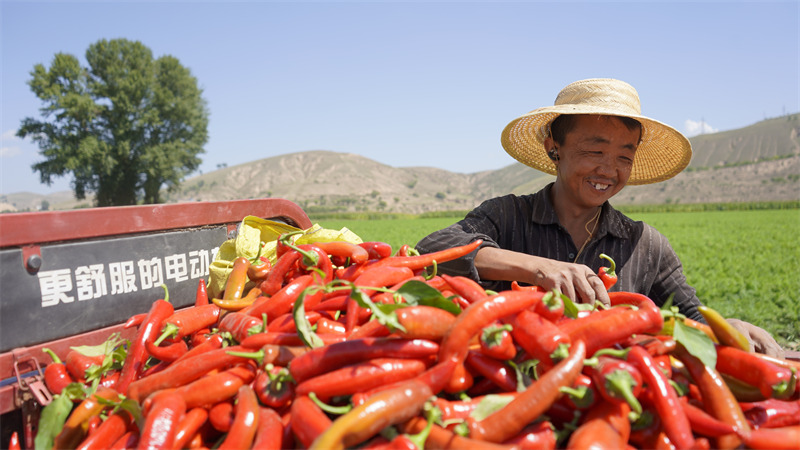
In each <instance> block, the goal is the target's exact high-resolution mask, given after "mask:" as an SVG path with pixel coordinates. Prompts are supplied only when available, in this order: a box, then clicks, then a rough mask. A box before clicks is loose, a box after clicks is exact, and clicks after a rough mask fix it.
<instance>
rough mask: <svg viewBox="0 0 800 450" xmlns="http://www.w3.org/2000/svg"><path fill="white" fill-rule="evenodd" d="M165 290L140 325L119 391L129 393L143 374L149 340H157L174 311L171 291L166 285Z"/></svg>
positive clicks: (118, 383) (119, 383)
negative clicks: (166, 320)
mask: <svg viewBox="0 0 800 450" xmlns="http://www.w3.org/2000/svg"><path fill="white" fill-rule="evenodd" d="M164 291H165V295H164V298H163V299H159V300H156V301H155V302H153V304H152V305H151V306H150V311H149V312H148V313H147V318H145V320H144V322H142V325H140V326H139V330H138V332H137V334H136V337H135V338H134V340H133V342H132V343H131V347H130V348H129V349H128V353H127V355H126V356H125V362H124V363H123V364H122V373H121V374H120V377H119V381H118V382H117V386H116V389H117V391H119V392H121V393H127V390H128V387H129V386H130V384H131V383H132V382H133V381H134V380H136V379H137V378H139V376H140V375H141V373H142V371H143V370H144V368H145V363H146V362H147V346H146V343H147V341H151V342H153V341H155V340H156V338H157V337H158V332H159V330H160V329H161V324H162V322H163V321H164V319H166V318H167V317H169V316H171V315H172V314H173V312H174V309H173V307H172V304H171V303H170V302H169V293H168V292H166V287H164Z"/></svg>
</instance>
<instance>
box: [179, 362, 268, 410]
mask: <svg viewBox="0 0 800 450" xmlns="http://www.w3.org/2000/svg"><path fill="white" fill-rule="evenodd" d="M255 376H256V369H255V367H254V366H253V365H251V364H238V365H236V366H233V367H231V368H229V369H227V370H224V371H221V372H217V373H214V374H210V375H206V376H204V377H202V378H200V379H198V380H195V381H192V382H191V383H188V384H186V385H184V386H181V387H178V388H177V389H175V392H176V393H178V394H179V395H180V396H181V397H182V398H183V399H184V401H185V402H186V407H187V408H196V407H199V406H203V407H209V406H211V405H215V404H217V403H220V402H224V401H226V400H228V399H231V398H233V397H234V396H235V395H236V394H237V392H238V390H239V388H240V387H241V386H243V385H246V384H250V383H251V382H252V381H253V379H254V378H255Z"/></svg>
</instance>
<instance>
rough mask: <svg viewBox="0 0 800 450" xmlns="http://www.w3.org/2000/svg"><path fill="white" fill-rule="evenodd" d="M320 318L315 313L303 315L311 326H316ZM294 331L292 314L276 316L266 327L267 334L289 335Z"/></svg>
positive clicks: (294, 323)
mask: <svg viewBox="0 0 800 450" xmlns="http://www.w3.org/2000/svg"><path fill="white" fill-rule="evenodd" d="M322 317H323V316H322V314H320V313H318V312H317V311H308V312H306V314H305V318H306V320H307V321H308V322H309V323H310V324H311V325H314V324H316V323H317V321H318V320H319V319H321V318H322ZM294 331H297V323H296V322H295V320H294V315H293V314H292V313H286V314H283V315H282V316H278V317H277V318H275V320H272V321H270V323H269V325H268V326H267V332H268V333H291V332H294Z"/></svg>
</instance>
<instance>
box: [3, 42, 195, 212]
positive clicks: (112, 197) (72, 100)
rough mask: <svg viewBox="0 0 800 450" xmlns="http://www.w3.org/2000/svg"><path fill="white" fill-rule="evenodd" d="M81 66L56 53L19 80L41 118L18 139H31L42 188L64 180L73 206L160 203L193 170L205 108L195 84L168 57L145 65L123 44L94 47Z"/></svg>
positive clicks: (145, 51)
mask: <svg viewBox="0 0 800 450" xmlns="http://www.w3.org/2000/svg"><path fill="white" fill-rule="evenodd" d="M86 61H87V63H88V67H81V65H80V62H79V61H78V59H77V58H76V57H75V56H73V55H69V54H65V53H58V54H56V55H55V57H54V58H53V61H52V64H51V65H50V67H49V68H46V67H45V66H43V65H42V64H37V65H36V66H34V68H33V71H32V72H31V77H32V78H31V79H30V80H29V82H28V85H29V86H30V88H31V90H32V91H33V93H34V94H36V96H37V97H38V98H39V99H40V100H41V101H42V103H43V106H42V107H41V108H40V113H41V115H42V119H41V120H39V119H35V118H30V117H27V118H25V119H24V120H23V121H22V124H21V126H20V129H19V130H18V131H17V136H19V137H22V138H25V137H30V138H31V139H32V140H33V141H34V142H35V143H36V144H37V145H38V146H39V149H40V154H41V155H42V156H43V157H44V160H43V161H41V162H37V163H36V164H34V165H33V166H32V167H33V169H34V170H35V171H38V172H39V174H40V178H41V181H42V183H46V184H48V185H50V184H52V180H53V177H56V176H64V175H67V174H69V173H71V174H72V176H73V179H72V180H71V186H72V189H73V191H74V193H75V197H76V198H78V199H84V198H85V197H86V194H87V193H88V192H94V193H95V194H96V197H95V198H96V200H95V201H96V204H97V206H111V205H132V204H136V203H137V202H138V200H139V199H141V200H142V201H143V202H144V203H159V202H160V201H161V199H160V195H159V192H160V191H161V189H162V187H166V188H167V189H168V190H170V191H173V190H174V189H175V188H177V186H178V184H179V183H180V182H181V181H182V180H183V179H184V177H185V176H186V175H188V174H190V173H192V172H194V171H195V170H197V168H198V166H199V165H200V162H201V160H200V158H199V157H198V155H199V154H201V153H203V152H204V150H203V146H204V145H205V143H206V142H207V141H208V131H207V128H208V109H207V107H206V102H205V100H204V99H203V97H202V90H201V89H200V88H199V87H198V84H197V79H196V78H195V77H194V76H192V74H191V72H190V71H189V69H187V68H185V67H183V66H182V65H181V64H180V62H179V61H178V60H177V59H176V58H175V57H172V56H162V57H160V58H158V59H154V58H153V54H152V52H151V51H150V49H149V48H147V47H146V46H144V45H143V44H142V43H141V42H138V41H128V40H126V39H114V40H110V41H109V40H105V39H103V40H100V41H98V42H96V43H95V44H92V45H91V46H89V48H88V49H87V51H86Z"/></svg>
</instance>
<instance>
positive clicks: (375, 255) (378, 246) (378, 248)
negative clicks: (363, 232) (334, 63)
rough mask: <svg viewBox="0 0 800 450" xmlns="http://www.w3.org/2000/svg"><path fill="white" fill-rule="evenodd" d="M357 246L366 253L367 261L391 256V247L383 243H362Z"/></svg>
mask: <svg viewBox="0 0 800 450" xmlns="http://www.w3.org/2000/svg"><path fill="white" fill-rule="evenodd" d="M358 246H359V247H361V248H363V249H364V250H366V251H367V254H368V255H369V259H383V258H388V257H390V256H392V246H391V245H389V244H387V243H385V242H374V241H371V242H362V243H360V244H358Z"/></svg>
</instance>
